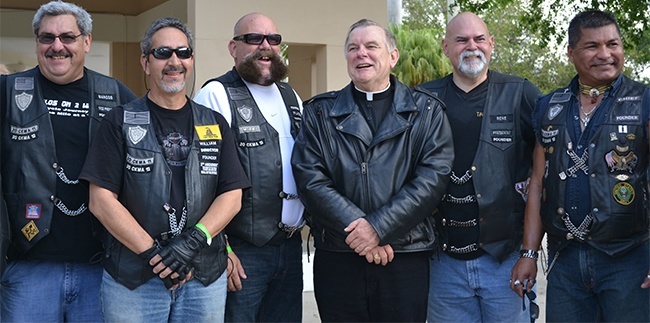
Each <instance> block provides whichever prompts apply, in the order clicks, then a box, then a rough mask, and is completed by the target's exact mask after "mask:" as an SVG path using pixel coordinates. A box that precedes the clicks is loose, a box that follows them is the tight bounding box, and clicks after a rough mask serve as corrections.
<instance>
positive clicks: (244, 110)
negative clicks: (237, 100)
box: [237, 104, 253, 122]
mask: <svg viewBox="0 0 650 323" xmlns="http://www.w3.org/2000/svg"><path fill="white" fill-rule="evenodd" d="M237 113H239V116H240V117H241V118H242V119H244V121H246V122H251V119H253V109H252V108H251V107H249V106H247V105H245V104H244V105H242V106H241V107H237Z"/></svg>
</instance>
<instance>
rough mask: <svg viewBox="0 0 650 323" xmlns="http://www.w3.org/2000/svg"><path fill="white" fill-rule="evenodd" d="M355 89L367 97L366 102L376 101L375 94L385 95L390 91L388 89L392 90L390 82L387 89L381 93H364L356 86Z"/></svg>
mask: <svg viewBox="0 0 650 323" xmlns="http://www.w3.org/2000/svg"><path fill="white" fill-rule="evenodd" d="M354 88H355V89H356V90H357V91H359V92H361V93H364V94H365V95H366V101H372V100H373V99H374V96H375V94H382V93H385V92H386V91H388V89H390V82H388V85H387V86H386V88H385V89H383V90H381V91H375V92H368V91H364V90H362V89H360V88H358V87H357V86H356V85H355V86H354Z"/></svg>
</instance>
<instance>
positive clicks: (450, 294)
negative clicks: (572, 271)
mask: <svg viewBox="0 0 650 323" xmlns="http://www.w3.org/2000/svg"><path fill="white" fill-rule="evenodd" d="M493 45H494V38H493V37H492V36H490V33H489V31H488V29H487V26H486V25H485V23H484V22H483V20H481V18H479V17H478V16H476V15H475V14H473V13H469V12H464V13H460V14H458V15H457V16H456V17H454V18H453V19H451V20H450V21H449V24H448V25H447V31H446V34H445V38H444V39H443V40H442V47H443V51H444V53H445V55H446V56H447V57H449V60H450V61H451V63H452V65H453V67H454V72H453V73H452V74H450V75H448V76H446V77H444V78H441V79H437V80H434V81H431V82H427V83H424V84H422V85H421V87H423V88H425V89H427V90H429V91H432V92H434V94H436V95H437V96H438V97H439V98H440V99H441V100H442V101H443V102H444V103H445V104H446V106H447V111H446V112H447V116H448V118H449V123H450V125H451V128H452V133H453V137H454V150H455V152H456V158H455V159H454V164H453V168H452V175H451V181H450V183H449V186H448V188H447V194H446V195H445V197H444V199H443V202H442V203H441V204H440V207H439V209H438V211H437V212H436V213H435V215H434V217H435V219H436V227H437V232H436V233H437V236H438V241H439V250H438V253H437V255H435V256H434V257H433V259H432V260H431V263H430V265H431V266H430V275H431V276H430V282H429V284H430V285H429V305H428V317H427V318H428V321H429V322H451V321H459V322H506V321H507V322H528V321H530V318H529V317H528V313H527V312H524V311H523V310H522V306H521V299H520V298H519V297H513V296H512V295H509V294H508V292H507V291H508V290H510V284H509V282H508V277H510V269H511V268H512V265H513V264H514V263H515V262H516V261H517V259H518V258H519V257H520V251H519V249H520V246H521V239H522V231H523V213H524V204H525V203H524V198H525V193H526V179H527V177H528V176H529V175H530V174H529V173H530V170H531V164H532V160H531V153H532V150H533V147H534V146H535V135H534V133H533V127H532V123H531V113H532V111H533V107H534V106H535V101H536V99H537V97H538V96H539V95H540V91H539V90H538V89H537V88H536V87H535V86H534V85H533V84H532V83H530V82H529V81H527V80H525V79H522V78H520V77H516V76H510V75H504V74H500V73H497V72H494V71H490V70H488V65H489V62H490V56H491V54H492V48H493ZM519 193H521V194H522V196H523V197H524V198H522V196H519ZM522 252H523V250H522ZM536 255H537V253H536V252H535V253H529V252H526V253H524V254H523V256H526V257H536Z"/></svg>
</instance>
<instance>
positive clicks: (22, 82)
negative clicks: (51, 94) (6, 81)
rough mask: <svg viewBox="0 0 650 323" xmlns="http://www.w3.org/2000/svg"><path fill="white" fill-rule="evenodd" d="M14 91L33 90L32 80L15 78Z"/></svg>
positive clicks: (23, 77)
mask: <svg viewBox="0 0 650 323" xmlns="http://www.w3.org/2000/svg"><path fill="white" fill-rule="evenodd" d="M14 89H16V91H31V90H33V89H34V78H33V77H31V76H29V77H26V76H22V77H17V78H16V80H15V81H14Z"/></svg>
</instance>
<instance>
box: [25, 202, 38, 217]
mask: <svg viewBox="0 0 650 323" xmlns="http://www.w3.org/2000/svg"><path fill="white" fill-rule="evenodd" d="M41 210H42V206H41V204H27V205H25V219H28V220H38V219H40V218H41Z"/></svg>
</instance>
